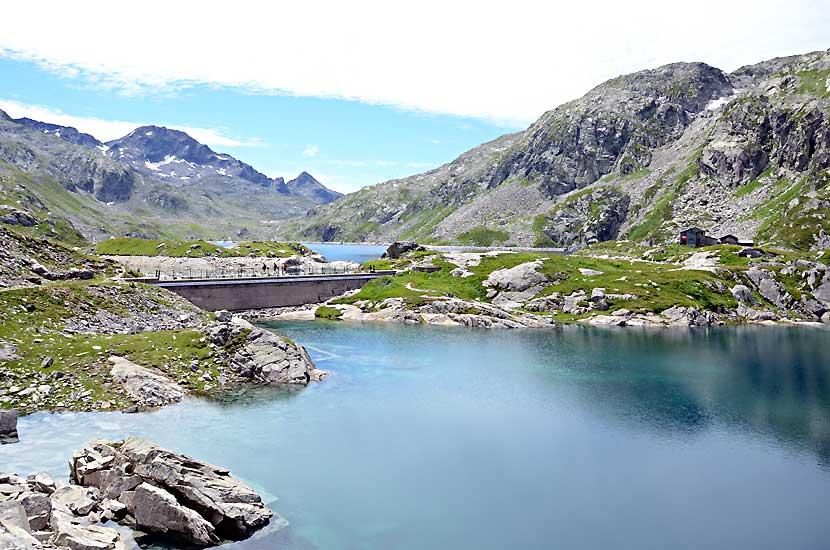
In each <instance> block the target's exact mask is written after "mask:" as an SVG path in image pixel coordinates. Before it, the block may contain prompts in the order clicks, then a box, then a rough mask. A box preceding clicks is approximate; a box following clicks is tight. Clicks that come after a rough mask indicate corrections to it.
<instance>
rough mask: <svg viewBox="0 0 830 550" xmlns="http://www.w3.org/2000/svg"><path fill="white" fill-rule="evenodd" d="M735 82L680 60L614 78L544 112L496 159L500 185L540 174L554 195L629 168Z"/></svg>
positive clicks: (645, 161) (647, 159)
mask: <svg viewBox="0 0 830 550" xmlns="http://www.w3.org/2000/svg"><path fill="white" fill-rule="evenodd" d="M731 90H732V87H731V85H730V83H729V80H728V78H727V76H726V75H725V74H724V73H723V71H721V70H719V69H715V68H713V67H710V66H708V65H705V64H703V63H675V64H672V65H665V66H663V67H659V68H657V69H654V70H648V71H640V72H638V73H634V74H631V75H626V76H622V77H619V78H616V79H613V80H610V81H608V82H606V83H604V84H601V85H600V86H598V87H596V88H594V90H592V91H591V92H589V93H588V94H586V95H585V96H584V97H583V98H581V99H579V100H577V101H574V102H571V103H568V104H565V105H563V106H561V107H558V108H557V109H554V110H553V111H549V112H548V113H545V114H544V115H543V116H542V118H540V119H539V121H537V122H536V123H535V124H534V125H533V126H531V127H530V128H529V129H528V131H527V132H526V134H525V136H526V137H525V138H524V139H523V141H522V142H521V144H520V145H519V146H518V147H516V148H515V150H514V152H513V153H512V154H511V155H508V156H506V157H505V158H504V159H503V160H502V161H501V162H500V164H499V168H498V170H497V172H496V175H495V177H494V179H493V181H492V182H491V186H495V185H498V184H500V183H501V182H503V181H505V180H506V179H508V178H509V177H511V176H519V177H525V178H538V179H541V181H542V182H543V187H544V188H545V190H546V191H547V193H548V194H550V195H559V194H562V193H565V192H568V191H571V190H573V189H576V188H579V187H584V186H585V185H587V184H590V183H593V182H594V181H596V180H598V179H599V178H600V177H602V176H603V175H605V174H607V173H609V172H611V170H612V169H614V168H615V166H618V167H619V168H620V169H621V172H622V173H624V174H627V173H631V172H633V171H634V170H636V169H637V168H640V167H642V166H647V165H648V164H649V163H650V162H651V153H650V150H651V149H652V148H654V147H657V146H660V145H662V144H664V143H667V142H669V141H672V140H674V139H677V138H678V137H679V136H680V135H681V134H682V133H683V130H684V129H685V128H686V126H687V125H688V124H689V123H690V122H691V118H690V117H689V115H688V114H687V113H697V112H699V111H701V110H703V108H704V107H705V105H706V104H707V103H708V102H709V101H710V100H712V99H714V98H717V97H720V96H723V95H728V94H729V93H731Z"/></svg>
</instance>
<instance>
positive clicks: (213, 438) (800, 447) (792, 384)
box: [0, 322, 830, 550]
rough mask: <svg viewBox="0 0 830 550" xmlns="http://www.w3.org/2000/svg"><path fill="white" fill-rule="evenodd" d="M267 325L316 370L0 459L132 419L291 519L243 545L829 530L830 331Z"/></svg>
mask: <svg viewBox="0 0 830 550" xmlns="http://www.w3.org/2000/svg"><path fill="white" fill-rule="evenodd" d="M272 326H274V327H277V328H279V329H280V330H281V331H282V332H284V333H285V334H286V335H287V336H289V337H290V338H292V339H293V340H295V341H297V342H299V343H301V344H304V345H306V346H308V349H309V351H310V353H311V355H312V357H313V358H314V360H315V361H317V363H318V365H319V367H320V368H322V369H325V370H328V371H330V372H331V375H330V376H329V378H328V379H326V381H325V382H323V383H321V384H314V385H312V386H310V387H308V388H306V389H273V388H272V389H269V388H258V389H250V390H247V391H243V392H240V393H238V394H236V395H234V396H227V397H225V398H223V399H220V400H217V401H200V400H190V401H187V402H184V403H182V404H180V405H176V406H174V407H169V408H166V409H162V410H159V411H156V412H152V413H143V414H136V415H122V414H120V413H97V414H60V415H50V414H36V415H33V416H30V417H26V418H23V419H21V421H20V433H21V439H22V442H21V443H19V444H15V445H5V446H2V447H0V470H2V471H15V472H18V473H21V474H29V473H32V472H36V471H40V470H46V471H49V472H51V473H53V474H55V475H59V476H61V477H62V478H65V477H66V475H67V466H66V461H67V459H68V458H69V457H70V455H71V453H72V451H73V450H74V449H77V448H79V447H80V446H81V445H82V444H83V443H84V442H86V441H87V440H89V439H91V438H93V437H109V438H121V437H123V436H124V435H127V434H136V435H143V436H145V437H148V438H150V439H152V440H155V441H157V442H158V443H160V444H162V445H165V446H168V447H170V448H173V449H176V450H179V451H182V452H186V453H188V454H190V455H192V456H195V457H199V458H201V459H203V460H207V461H209V462H211V463H214V464H218V465H222V466H226V467H228V468H230V469H231V471H232V472H233V473H234V474H236V475H238V476H240V477H242V478H243V479H244V480H246V481H247V482H249V483H251V484H252V485H253V486H254V487H255V488H256V489H257V490H259V491H261V492H262V493H263V494H265V495H266V499H267V500H268V502H269V503H270V505H271V507H272V508H273V509H274V510H276V511H278V512H279V513H280V514H281V515H283V516H284V517H285V518H286V519H287V520H288V521H289V522H290V526H289V527H287V528H285V529H283V530H281V531H278V532H276V533H265V534H264V535H263V536H261V537H259V538H257V539H253V540H250V541H247V542H244V543H240V544H237V545H232V546H230V547H227V548H233V549H234V550H237V549H240V550H266V549H267V550H270V549H273V548H280V549H291V550H309V549H320V550H330V549H335V550H337V549H369V550H375V549H376V550H387V549H400V550H408V549H413V550H414V549H476V550H478V549H517V550H518V549H522V550H524V549H549V548H563V549H569V550H571V549H606V548H615V549H616V548H626V549H627V548H636V549H655V550H656V549H707V550H709V549H724V550H736V549H752V550H758V549H775V550H781V549H797V550H810V549H826V548H828V541H830V521H828V516H827V514H828V503H830V331H827V330H822V329H803V328H802V329H797V328H783V327H782V328H776V327H740V328H722V329H710V330H707V329H701V330H654V331H647V330H634V329H621V330H603V329H597V328H588V327H566V328H564V329H561V330H553V331H532V330H523V331H499V330H467V329H459V328H441V327H430V326H385V325H355V324H346V323H338V322H308V323H291V324H279V325H272ZM274 496H276V497H279V499H278V500H274Z"/></svg>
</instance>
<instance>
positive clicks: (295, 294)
mask: <svg viewBox="0 0 830 550" xmlns="http://www.w3.org/2000/svg"><path fill="white" fill-rule="evenodd" d="M386 275H395V271H375V272H369V273H347V274H336V275H285V276H279V277H267V276H265V277H240V278H227V279H173V280H159V279H146V278H143V279H134V280H135V281H140V282H143V283H149V284H152V285H154V286H159V287H162V288H166V289H167V290H169V291H171V292H175V293H176V294H178V295H179V296H181V297H182V298H185V299H187V300H189V301H191V302H193V303H194V304H196V305H197V306H199V307H201V308H202V309H206V310H209V311H217V310H220V309H227V310H229V311H238V310H244V309H262V308H268V307H285V306H301V305H305V304H315V303H319V302H324V301H326V300H328V299H329V298H332V297H334V296H339V295H341V294H343V293H344V292H347V291H349V290H357V289H359V288H362V287H363V285H365V284H366V283H367V282H369V281H371V280H373V279H377V278H379V277H383V276H386Z"/></svg>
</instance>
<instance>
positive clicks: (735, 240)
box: [718, 235, 738, 245]
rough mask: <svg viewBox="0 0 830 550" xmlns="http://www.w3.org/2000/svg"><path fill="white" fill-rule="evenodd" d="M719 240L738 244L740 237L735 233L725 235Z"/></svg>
mask: <svg viewBox="0 0 830 550" xmlns="http://www.w3.org/2000/svg"><path fill="white" fill-rule="evenodd" d="M718 240H719V241H720V244H732V245H736V244H738V237H736V236H735V235H724V236H723V237H721V238H720V239H718Z"/></svg>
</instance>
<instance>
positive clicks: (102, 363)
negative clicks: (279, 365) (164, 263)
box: [0, 282, 223, 414]
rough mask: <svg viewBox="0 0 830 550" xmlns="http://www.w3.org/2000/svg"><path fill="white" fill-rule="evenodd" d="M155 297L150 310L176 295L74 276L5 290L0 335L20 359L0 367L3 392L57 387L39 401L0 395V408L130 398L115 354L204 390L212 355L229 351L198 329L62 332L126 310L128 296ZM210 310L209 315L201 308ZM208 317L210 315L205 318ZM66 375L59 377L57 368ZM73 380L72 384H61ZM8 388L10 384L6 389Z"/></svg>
mask: <svg viewBox="0 0 830 550" xmlns="http://www.w3.org/2000/svg"><path fill="white" fill-rule="evenodd" d="M104 286H109V287H114V288H117V289H118V298H117V299H112V298H108V297H107V295H106V293H102V292H98V290H99V289H100V288H101V287H104ZM137 294H141V296H142V297H143V298H148V297H149V298H150V300H151V302H152V303H153V304H155V305H150V306H148V307H150V308H151V309H150V312H152V311H153V309H152V308H154V307H155V306H169V305H170V302H169V301H168V299H176V298H175V297H173V296H170V295H169V294H168V293H167V292H165V291H163V290H161V289H157V288H153V287H146V286H144V285H136V286H134V287H132V286H128V285H118V284H115V283H102V282H93V283H89V282H72V283H59V284H52V285H49V286H44V287H34V288H22V289H14V290H7V291H3V292H0V342H3V343H4V344H5V345H13V346H15V347H16V348H17V352H16V353H17V355H19V356H21V357H22V359H20V360H17V361H10V362H7V363H5V364H3V365H2V366H0V371H2V372H3V376H2V377H0V393H5V392H8V390H9V389H10V388H12V387H13V386H17V387H18V388H21V389H22V388H26V387H28V386H30V385H35V386H37V385H43V384H47V385H51V386H52V388H53V391H52V393H51V394H50V395H48V396H46V397H45V398H43V400H42V401H40V402H39V403H36V402H33V401H32V400H31V398H30V397H28V396H27V397H24V398H19V399H18V401H17V402H14V401H11V400H6V401H0V407H3V408H7V407H16V408H19V409H20V411H21V412H22V413H24V414H25V413H27V412H33V411H34V410H36V409H46V410H63V409H74V410H77V409H88V408H90V406H92V405H94V404H95V403H97V402H99V401H109V402H110V403H112V407H113V408H118V407H123V406H126V405H128V404H130V401H129V399H128V397H127V396H126V394H125V393H124V391H123V389H122V388H121V387H120V386H118V385H116V384H114V383H113V382H112V380H111V379H110V377H109V369H110V365H109V364H108V363H107V358H108V357H109V356H110V355H121V356H124V357H127V358H129V359H131V360H133V361H135V362H136V363H138V364H141V365H143V366H146V367H150V368H155V369H156V370H157V371H158V372H160V373H161V374H164V375H166V376H168V377H170V378H172V379H173V380H176V381H179V382H180V383H184V384H185V385H186V386H187V387H188V388H189V389H190V390H191V391H192V392H194V393H197V394H198V393H199V392H201V391H202V390H203V389H204V387H205V384H206V382H204V381H203V380H201V379H200V378H199V377H200V376H202V375H203V374H204V373H210V374H211V376H212V377H213V378H214V379H215V378H216V377H217V376H218V374H219V372H218V364H217V363H215V362H214V361H213V360H214V359H215V358H216V357H217V356H218V354H219V353H220V352H221V351H223V350H219V349H212V348H211V347H209V346H208V344H207V343H206V339H205V337H204V335H203V334H202V333H201V332H199V331H197V330H192V329H182V330H167V331H160V332H149V333H147V332H145V333H140V334H69V333H65V332H63V330H64V327H65V325H66V322H67V320H69V319H72V318H77V317H79V316H85V315H89V316H91V315H94V314H95V313H96V312H98V311H102V310H103V311H108V312H111V313H114V314H116V315H127V314H128V310H127V309H126V308H125V307H124V305H123V301H125V300H129V299H130V297H131V295H137ZM203 315H207V314H203ZM206 318H207V317H206ZM44 357H52V358H53V363H52V365H51V366H50V367H48V368H41V362H42V360H43V358H44ZM194 360H195V361H197V362H198V363H199V364H200V369H199V372H198V373H194V372H193V371H191V370H190V369H189V365H190V363H191V361H194ZM58 371H59V372H61V373H64V374H65V375H66V376H64V377H62V378H60V379H56V378H55V373H56V372H58ZM65 381H71V382H72V383H73V387H70V388H65V389H62V388H60V384H61V383H63V382H65ZM3 390H5V391H3ZM82 391H89V392H90V402H89V403H87V404H86V405H85V404H84V403H82V402H81V400H80V399H79V398H78V396H77V395H76V396H74V397H73V396H72V395H71V394H72V393H75V394H78V393H80V392H82Z"/></svg>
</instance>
